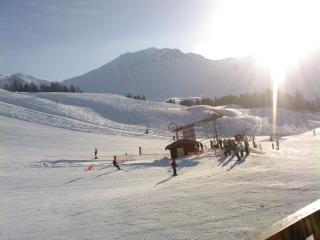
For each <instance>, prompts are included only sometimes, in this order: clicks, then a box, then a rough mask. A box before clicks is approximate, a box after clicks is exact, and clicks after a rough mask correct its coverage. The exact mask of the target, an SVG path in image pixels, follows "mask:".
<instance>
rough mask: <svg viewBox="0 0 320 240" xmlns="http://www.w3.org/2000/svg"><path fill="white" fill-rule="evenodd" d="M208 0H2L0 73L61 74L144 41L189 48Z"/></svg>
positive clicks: (209, 9)
mask: <svg viewBox="0 0 320 240" xmlns="http://www.w3.org/2000/svg"><path fill="white" fill-rule="evenodd" d="M216 5H217V4H216V1H212V0H208V1H206V0H161V1H160V0H158V1H156V0H114V1H113V0H77V1H76V0H0V52H1V54H0V73H2V74H12V73H16V72H24V73H27V74H31V75H34V76H36V77H39V78H43V79H48V80H58V81H60V80H64V79H66V78H69V77H73V76H76V75H80V74H83V73H85V72H87V71H90V70H93V69H95V68H97V67H99V66H101V65H103V64H105V63H107V62H109V61H110V60H112V59H114V58H115V57H117V56H119V55H120V54H122V53H125V52H128V51H137V50H140V49H144V48H148V47H158V48H162V47H169V48H179V49H181V50H182V51H185V52H192V51H193V50H194V47H195V44H196V43H197V41H199V38H201V35H202V32H203V29H205V28H206V27H207V24H208V22H209V21H210V19H212V16H213V15H214V14H215V9H216Z"/></svg>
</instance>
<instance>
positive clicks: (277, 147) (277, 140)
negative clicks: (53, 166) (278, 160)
mask: <svg viewBox="0 0 320 240" xmlns="http://www.w3.org/2000/svg"><path fill="white" fill-rule="evenodd" d="M272 149H274V143H273V142H272ZM276 150H280V143H279V139H278V138H277V139H276Z"/></svg>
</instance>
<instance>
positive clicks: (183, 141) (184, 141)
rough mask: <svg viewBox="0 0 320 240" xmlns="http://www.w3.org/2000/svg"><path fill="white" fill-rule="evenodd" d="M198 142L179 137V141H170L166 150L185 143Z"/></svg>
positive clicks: (194, 143) (192, 143)
mask: <svg viewBox="0 0 320 240" xmlns="http://www.w3.org/2000/svg"><path fill="white" fill-rule="evenodd" d="M196 144H198V142H197V141H194V140H190V139H185V138H183V139H178V140H177V141H175V142H172V143H170V144H169V145H168V146H166V148H165V150H168V149H169V150H170V149H173V148H178V147H183V146H185V145H196Z"/></svg>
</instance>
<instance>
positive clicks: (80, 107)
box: [0, 90, 320, 137]
mask: <svg viewBox="0 0 320 240" xmlns="http://www.w3.org/2000/svg"><path fill="white" fill-rule="evenodd" d="M210 110H216V111H220V112H222V113H223V114H224V117H223V118H222V119H219V120H218V121H217V124H218V131H219V134H220V135H221V136H233V135H234V134H236V133H237V132H239V131H241V130H243V129H250V130H251V132H252V133H255V134H257V135H268V134H270V132H271V129H272V128H271V122H272V119H271V118H272V112H271V109H253V110H246V109H231V108H227V107H216V108H215V107H209V106H193V107H189V108H187V107H183V106H179V105H174V104H168V103H160V102H152V101H140V100H135V99H129V98H126V97H123V96H119V95H114V94H92V93H91V94H89V93H88V94H84V93H83V94H79V93H36V94H18V93H11V92H7V91H3V90H0V114H1V115H4V116H9V117H14V118H18V119H21V120H25V121H30V122H37V123H41V124H45V125H51V126H55V127H60V128H66V129H72V130H78V131H84V132H93V133H105V134H126V135H141V134H143V133H144V132H145V129H146V128H147V127H149V128H150V134H151V135H157V136H168V135H169V134H170V133H169V132H168V131H167V126H168V124H169V123H171V122H175V123H177V124H188V123H192V122H194V121H198V120H201V119H203V118H205V117H207V116H208V112H209V111H210ZM278 123H279V128H278V132H279V134H281V135H292V134H297V133H302V132H305V131H308V130H311V129H313V128H314V127H316V126H319V123H320V116H319V114H315V113H300V112H294V111H289V110H284V109H281V110H280V114H279V117H278ZM197 129H198V131H199V134H200V136H201V137H212V133H213V129H212V126H210V125H208V124H204V125H203V126H199V127H198V128H197Z"/></svg>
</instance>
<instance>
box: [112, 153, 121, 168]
mask: <svg viewBox="0 0 320 240" xmlns="http://www.w3.org/2000/svg"><path fill="white" fill-rule="evenodd" d="M112 164H113V166H114V167H116V168H117V169H118V171H119V170H120V167H119V164H118V162H117V160H116V156H114V157H113V162H112Z"/></svg>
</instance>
